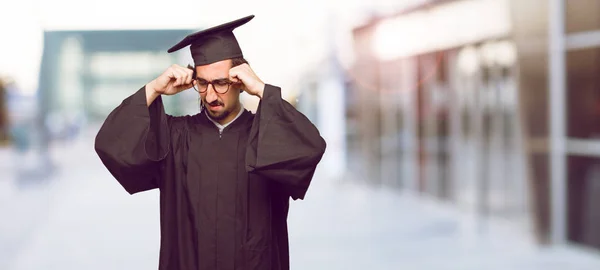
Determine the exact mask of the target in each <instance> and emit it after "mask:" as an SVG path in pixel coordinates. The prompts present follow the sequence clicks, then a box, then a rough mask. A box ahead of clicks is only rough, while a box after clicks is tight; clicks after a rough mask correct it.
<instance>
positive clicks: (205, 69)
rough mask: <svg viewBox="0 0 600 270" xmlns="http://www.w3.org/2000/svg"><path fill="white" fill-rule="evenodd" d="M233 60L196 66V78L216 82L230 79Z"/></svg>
mask: <svg viewBox="0 0 600 270" xmlns="http://www.w3.org/2000/svg"><path fill="white" fill-rule="evenodd" d="M230 69H231V59H226V60H222V61H219V62H215V63H212V64H209V65H203V66H196V77H198V78H202V79H206V80H215V79H224V78H229V70H230Z"/></svg>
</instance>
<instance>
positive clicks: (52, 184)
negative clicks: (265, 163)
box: [0, 133, 600, 270]
mask: <svg viewBox="0 0 600 270" xmlns="http://www.w3.org/2000/svg"><path fill="white" fill-rule="evenodd" d="M92 139H93V133H90V134H88V135H87V136H86V137H85V138H83V139H81V140H79V141H77V142H74V143H72V144H68V145H62V146H60V145H59V146H55V148H54V150H53V151H52V157H53V160H55V161H57V165H58V168H59V169H58V170H57V171H56V173H55V174H54V175H53V176H52V177H51V179H52V180H49V181H48V182H46V184H40V186H39V188H37V189H36V188H30V189H17V190H16V192H14V193H13V195H11V196H12V197H11V199H10V200H6V199H4V200H2V199H1V198H0V202H1V203H2V204H0V216H2V217H3V218H2V219H1V220H2V221H1V222H0V226H1V227H0V253H2V254H0V269H6V270H33V269H36V270H37V269H62V270H65V269H66V270H69V269H91V270H93V269H156V266H157V262H158V244H159V215H158V214H159V212H158V192H156V191H150V192H144V193H141V194H138V195H135V196H130V195H128V194H127V193H126V192H125V191H124V190H123V189H122V188H121V187H120V186H119V185H118V183H117V182H116V181H115V180H114V179H112V177H111V176H110V174H109V173H108V172H107V171H106V170H105V169H104V168H103V167H102V165H101V163H100V161H99V160H98V158H97V157H96V156H95V153H94V152H93V144H92ZM5 174H6V173H5ZM319 175H320V174H319V173H317V177H316V178H315V180H314V182H313V185H312V186H311V189H310V190H309V193H308V194H307V197H306V199H305V200H304V201H294V202H292V204H291V205H292V206H291V210H290V217H289V231H290V251H291V263H292V269H394V270H395V269H449V270H450V269H456V270H458V269H461V270H470V269H486V270H487V269H511V270H512V269H533V270H535V269H579V270H587V269H590V270H592V269H600V254H598V253H594V252H590V251H584V250H580V249H577V248H575V247H557V248H539V247H537V246H535V245H533V244H532V243H531V241H530V239H529V237H528V234H527V232H526V231H524V230H522V229H518V228H514V227H511V226H505V224H503V223H502V222H500V221H494V220H487V221H485V222H484V223H481V222H480V221H478V220H477V219H475V218H474V217H472V216H469V215H468V214H465V213H461V212H459V211H458V210H456V209H455V208H453V207H452V206H447V205H444V204H442V203H439V202H436V201H430V200H427V199H424V198H421V197H416V196H414V195H412V194H402V193H400V192H398V191H393V190H386V189H374V188H369V187H366V186H363V185H359V184H353V183H349V182H343V181H333V180H329V179H325V178H323V177H321V176H319ZM0 196H4V195H0ZM5 198H6V197H5ZM6 217H9V218H6ZM482 224H483V225H485V226H481V225H482ZM15 235H16V236H15Z"/></svg>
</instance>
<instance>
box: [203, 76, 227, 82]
mask: <svg viewBox="0 0 600 270" xmlns="http://www.w3.org/2000/svg"><path fill="white" fill-rule="evenodd" d="M196 79H198V80H203V81H207V82H208V81H209V80H207V79H204V78H202V77H196ZM212 81H229V78H217V79H214V80H212ZM212 81H211V82H212Z"/></svg>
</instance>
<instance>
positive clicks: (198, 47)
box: [167, 15, 254, 66]
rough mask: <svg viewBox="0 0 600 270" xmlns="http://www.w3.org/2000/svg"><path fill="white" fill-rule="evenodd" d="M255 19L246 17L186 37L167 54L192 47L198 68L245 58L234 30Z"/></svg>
mask: <svg viewBox="0 0 600 270" xmlns="http://www.w3.org/2000/svg"><path fill="white" fill-rule="evenodd" d="M253 18H254V15H250V16H246V17H243V18H240V19H237V20H234V21H231V22H228V23H224V24H221V25H218V26H214V27H211V28H208V29H205V30H202V31H199V32H196V33H193V34H190V35H188V36H186V37H185V38H184V39H183V40H182V41H180V42H179V43H177V44H175V46H173V47H171V48H170V49H169V50H168V51H167V52H168V53H172V52H175V51H178V50H180V49H182V48H184V47H187V46H190V51H191V52H192V58H193V59H194V63H195V65H196V66H202V65H208V64H211V63H214V62H218V61H221V60H225V59H231V58H237V57H243V54H242V49H241V48H240V45H239V44H238V42H237V39H236V38H235V36H234V35H233V30H234V29H235V28H237V27H238V26H241V25H244V24H245V23H247V22H249V21H250V20H252V19H253Z"/></svg>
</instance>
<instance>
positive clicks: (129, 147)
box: [94, 87, 170, 194]
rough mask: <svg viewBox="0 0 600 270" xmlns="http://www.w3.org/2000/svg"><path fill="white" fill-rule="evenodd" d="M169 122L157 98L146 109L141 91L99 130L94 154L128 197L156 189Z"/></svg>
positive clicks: (116, 109) (164, 153)
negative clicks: (128, 194) (127, 193)
mask: <svg viewBox="0 0 600 270" xmlns="http://www.w3.org/2000/svg"><path fill="white" fill-rule="evenodd" d="M169 118H170V116H168V115H166V114H165V112H164V107H163V104H162V100H161V98H160V97H159V98H157V99H156V100H155V101H154V102H153V103H152V104H151V106H150V107H148V106H147V105H146V90H145V87H142V88H141V89H140V90H138V91H137V92H136V93H135V94H133V95H131V96H129V97H128V98H126V99H125V100H123V102H122V103H121V104H120V105H119V106H118V107H117V108H115V109H114V110H113V111H112V112H111V113H110V114H109V116H108V117H107V119H106V120H105V121H104V124H103V125H102V127H101V128H100V131H99V132H98V134H97V136H96V140H95V145H94V146H95V150H96V153H97V154H98V156H99V157H100V159H101V160H102V163H103V164H104V165H105V166H106V168H107V169H108V171H110V173H111V174H112V175H113V176H114V177H115V178H116V179H117V181H118V182H119V183H120V184H121V186H123V188H125V190H126V191H127V192H129V193H130V194H134V193H137V192H141V191H146V190H150V189H154V188H157V187H158V183H159V182H158V181H159V180H160V166H161V162H162V160H163V159H164V158H165V157H166V155H167V154H168V153H169V151H170V149H169V145H170V138H169V125H168V119H169Z"/></svg>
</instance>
